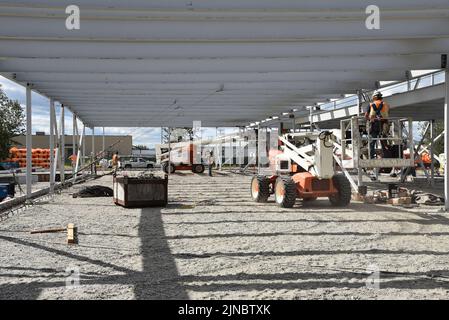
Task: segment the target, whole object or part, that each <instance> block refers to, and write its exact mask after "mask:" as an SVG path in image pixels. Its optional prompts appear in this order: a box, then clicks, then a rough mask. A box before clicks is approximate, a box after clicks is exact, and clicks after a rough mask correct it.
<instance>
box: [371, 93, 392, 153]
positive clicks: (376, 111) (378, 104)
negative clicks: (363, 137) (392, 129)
mask: <svg viewBox="0 0 449 320" xmlns="http://www.w3.org/2000/svg"><path fill="white" fill-rule="evenodd" d="M389 117H390V105H389V104H388V103H386V102H385V101H383V96H382V93H381V92H375V93H374V94H373V102H372V103H370V104H369V105H368V107H367V109H366V112H365V118H366V119H367V120H369V129H370V130H369V134H370V136H371V138H373V139H376V138H385V137H386V136H387V134H388V128H389V125H388V118H389ZM376 143H377V140H374V141H372V142H371V143H370V157H371V159H373V158H375V157H376V150H375V147H376ZM381 146H382V152H383V150H385V149H386V146H387V143H386V140H381Z"/></svg>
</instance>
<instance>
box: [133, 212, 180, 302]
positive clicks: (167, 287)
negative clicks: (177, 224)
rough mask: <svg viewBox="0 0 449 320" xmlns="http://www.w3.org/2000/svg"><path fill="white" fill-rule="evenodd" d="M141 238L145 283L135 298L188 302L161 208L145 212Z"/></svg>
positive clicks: (137, 287) (137, 286)
mask: <svg viewBox="0 0 449 320" xmlns="http://www.w3.org/2000/svg"><path fill="white" fill-rule="evenodd" d="M139 237H140V241H141V255H142V263H143V271H142V276H143V280H144V281H137V282H136V283H135V286H134V293H135V298H136V299H188V295H187V292H186V291H185V288H184V287H183V286H182V284H181V283H180V280H181V278H180V275H179V273H178V269H177V267H176V263H175V259H174V256H173V255H172V253H171V251H170V247H169V245H168V242H167V238H166V235H165V231H164V225H163V222H162V213H161V209H160V208H154V209H153V208H147V209H142V212H141V215H140V223H139Z"/></svg>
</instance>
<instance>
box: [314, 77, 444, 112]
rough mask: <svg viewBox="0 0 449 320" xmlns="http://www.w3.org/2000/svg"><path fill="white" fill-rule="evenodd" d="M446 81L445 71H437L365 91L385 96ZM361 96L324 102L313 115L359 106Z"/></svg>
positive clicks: (369, 93)
mask: <svg viewBox="0 0 449 320" xmlns="http://www.w3.org/2000/svg"><path fill="white" fill-rule="evenodd" d="M444 82H445V73H444V71H436V72H432V73H428V74H424V75H421V76H418V77H415V78H412V79H409V80H407V81H402V82H399V83H395V84H391V85H387V86H384V87H381V88H379V89H378V90H372V91H365V92H364V93H366V94H368V95H371V94H372V93H373V92H374V91H379V92H381V93H382V95H383V96H384V97H388V96H392V95H394V94H398V93H405V92H410V91H414V90H417V89H422V88H426V87H431V86H435V85H438V84H441V83H444ZM358 103H359V98H358V96H357V95H351V96H348V97H345V98H342V99H338V100H334V101H331V102H327V103H323V104H320V105H319V106H318V108H319V109H318V110H315V111H314V112H312V115H314V114H319V113H322V112H326V111H331V110H338V109H342V108H347V107H354V106H357V105H358Z"/></svg>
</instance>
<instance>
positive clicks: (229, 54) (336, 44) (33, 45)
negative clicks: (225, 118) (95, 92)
mask: <svg viewBox="0 0 449 320" xmlns="http://www.w3.org/2000/svg"><path fill="white" fill-rule="evenodd" d="M448 47H449V38H448V37H439V38H421V39H418V40H417V39H401V40H398V39H392V40H390V39H379V40H376V41H372V40H360V39H346V40H344V39H339V40H323V41H317V40H313V41H309V40H301V41H284V42H282V41H276V43H275V45H273V43H272V42H268V41H259V42H257V41H247V42H242V41H235V42H231V41H226V42H217V41H213V42H202V41H196V42H195V41H189V42H185V41H178V42H175V41H173V42H167V41H158V40H157V39H152V40H148V41H140V42H139V41H132V42H130V41H101V42H100V41H89V40H85V41H80V40H78V41H74V40H66V39H64V38H59V39H57V41H54V40H46V39H38V40H33V39H19V40H18V39H11V38H0V57H17V58H61V57H64V58H89V59H94V58H98V57H103V58H107V59H120V58H123V57H127V58H128V59H150V58H159V59H161V58H165V59H168V58H169V59H180V58H210V57H214V58H245V57H246V58H262V57H270V58H288V57H313V56H323V55H325V54H329V53H330V52H331V53H332V56H351V55H407V54H410V52H414V53H416V54H439V53H441V52H444V51H445V50H446V49H447V48H448ZM376 80H379V79H376Z"/></svg>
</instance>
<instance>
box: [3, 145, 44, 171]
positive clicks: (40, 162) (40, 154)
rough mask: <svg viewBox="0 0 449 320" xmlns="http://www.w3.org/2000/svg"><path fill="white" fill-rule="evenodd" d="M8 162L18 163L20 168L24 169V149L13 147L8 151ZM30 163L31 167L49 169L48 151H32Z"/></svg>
mask: <svg viewBox="0 0 449 320" xmlns="http://www.w3.org/2000/svg"><path fill="white" fill-rule="evenodd" d="M9 153H10V160H11V161H13V162H18V163H19V166H20V167H21V168H24V167H26V163H27V162H26V149H25V148H21V149H19V148H16V147H13V148H11V149H10V150H9ZM31 158H32V159H31V161H32V165H33V167H42V168H50V149H32V150H31Z"/></svg>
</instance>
